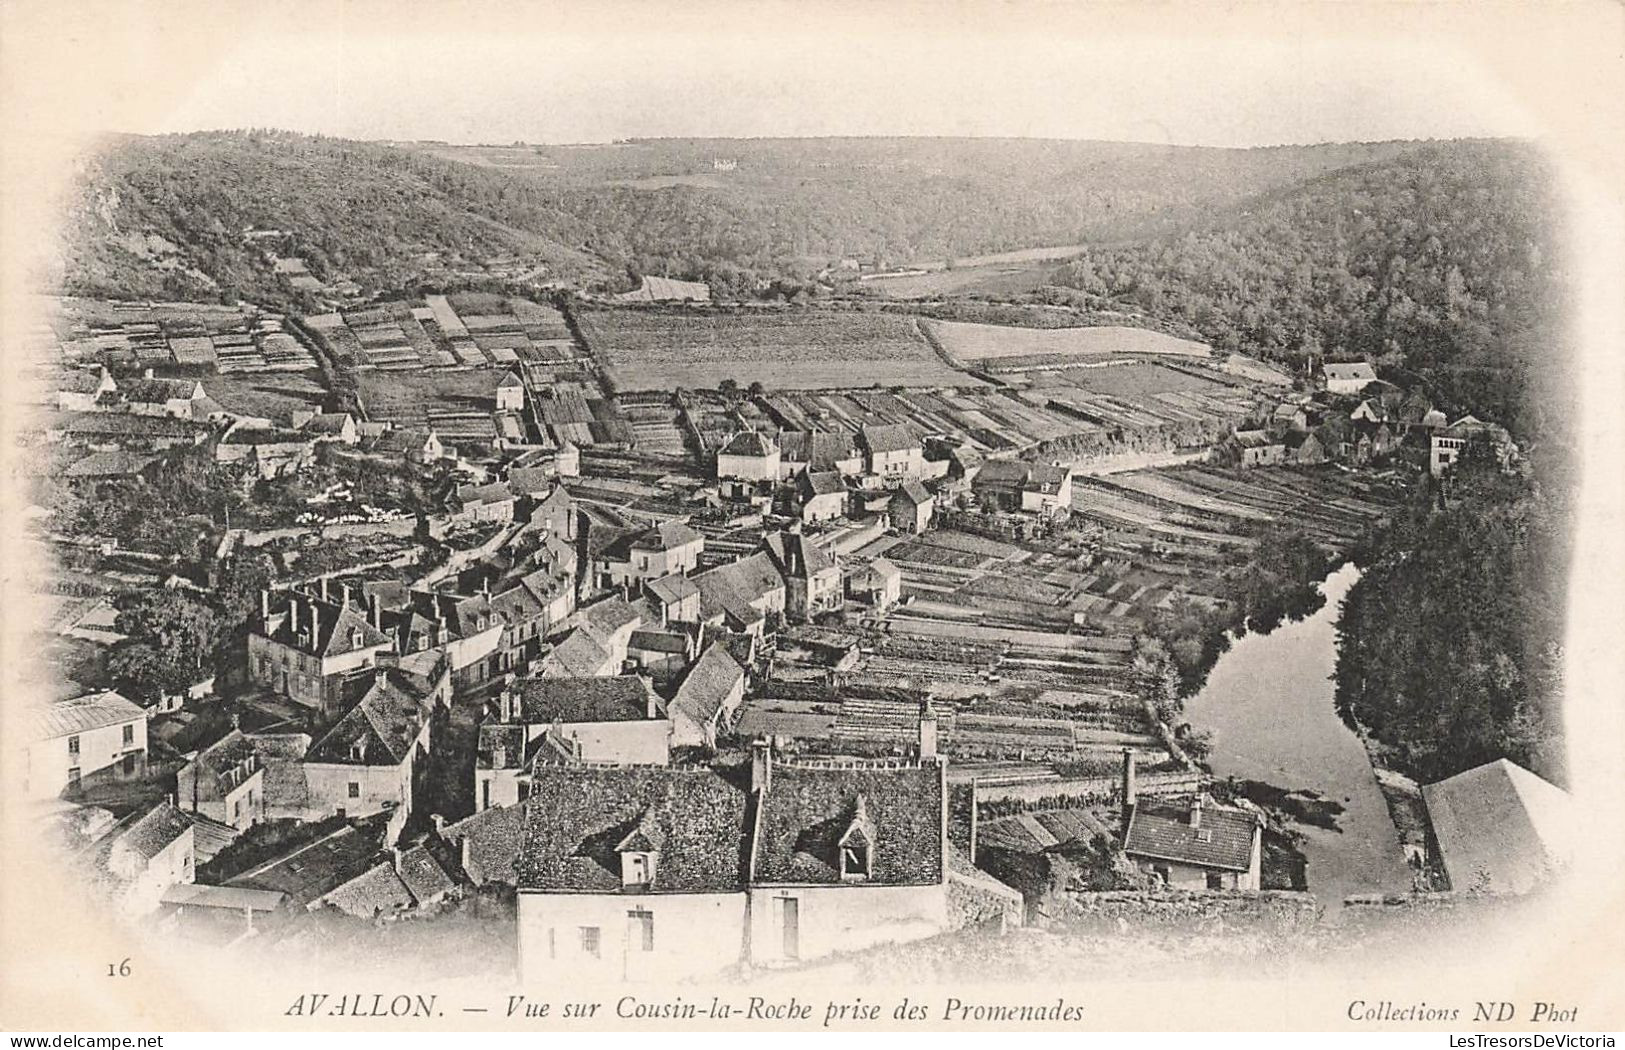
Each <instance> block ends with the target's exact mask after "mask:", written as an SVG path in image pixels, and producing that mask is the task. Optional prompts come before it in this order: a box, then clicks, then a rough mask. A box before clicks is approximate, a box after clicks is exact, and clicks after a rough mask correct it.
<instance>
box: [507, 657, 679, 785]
mask: <svg viewBox="0 0 1625 1050" xmlns="http://www.w3.org/2000/svg"><path fill="white" fill-rule="evenodd" d="M500 705H501V708H502V720H503V721H504V722H506V723H509V724H513V725H522V726H524V727H525V734H526V743H527V745H530V744H535V743H538V742H542V743H543V744H545V748H544V751H543V754H544V756H546V757H545V759H544V760H548V761H555V762H558V761H564V762H592V763H618V764H626V765H665V764H666V759H667V755H668V753H669V745H668V741H669V739H670V737H671V724H670V723H669V722H668V721H667V720H666V705H665V703H664V702H663V701H662V700H661V699H660V698H659V697H658V696H656V695H655V693H654V690H652V689H650V688H649V683H648V682H647V681H646V680H645V679H643V678H641V677H639V676H638V675H617V676H615V677H597V678H531V679H525V680H523V681H520V682H517V683H515V684H514V686H513V687H512V688H511V689H509V690H506V691H505V692H504V693H503V695H502V698H501V700H500Z"/></svg>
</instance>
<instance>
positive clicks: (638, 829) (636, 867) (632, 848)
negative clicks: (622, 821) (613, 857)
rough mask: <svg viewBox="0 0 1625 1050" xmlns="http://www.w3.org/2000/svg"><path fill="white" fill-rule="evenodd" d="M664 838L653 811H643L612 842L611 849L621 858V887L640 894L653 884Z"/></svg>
mask: <svg viewBox="0 0 1625 1050" xmlns="http://www.w3.org/2000/svg"><path fill="white" fill-rule="evenodd" d="M665 838H666V836H665V833H664V832H663V831H662V830H661V828H660V821H659V820H658V819H657V818H656V817H655V813H654V811H653V810H649V809H646V810H644V811H643V813H642V814H641V815H640V816H639V817H638V821H637V823H636V824H635V825H633V827H632V829H631V830H630V831H629V832H627V834H626V835H625V837H623V838H622V839H621V841H620V842H618V843H616V844H615V852H617V853H618V854H620V857H621V889H622V890H624V891H626V892H628V893H642V892H644V891H646V890H648V889H650V888H651V887H652V886H654V881H655V869H656V867H657V866H658V865H659V863H660V847H661V844H662V843H664V842H665Z"/></svg>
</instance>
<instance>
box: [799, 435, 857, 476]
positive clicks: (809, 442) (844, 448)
mask: <svg viewBox="0 0 1625 1050" xmlns="http://www.w3.org/2000/svg"><path fill="white" fill-rule="evenodd" d="M779 448H780V456H781V459H780V465H779V467H780V473H781V474H782V475H783V476H784V477H786V478H793V477H795V476H796V475H798V474H801V473H803V472H806V471H820V472H825V471H834V472H835V473H837V474H839V475H841V476H842V477H844V478H851V477H856V476H858V475H859V474H862V473H863V454H862V453H861V452H859V451H858V449H857V447H856V446H855V445H854V444H853V443H852V435H851V434H850V433H849V432H847V431H844V430H842V431H838V432H834V433H826V432H824V431H818V430H805V431H803V430H792V431H787V432H785V433H782V434H780V435H779Z"/></svg>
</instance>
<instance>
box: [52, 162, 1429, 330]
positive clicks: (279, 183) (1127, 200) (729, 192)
mask: <svg viewBox="0 0 1625 1050" xmlns="http://www.w3.org/2000/svg"><path fill="white" fill-rule="evenodd" d="M1415 148H1416V144H1415V143H1376V144H1348V145H1321V146H1303V147H1298V146H1293V147H1279V148H1270V149H1255V150H1220V149H1192V148H1179V147H1159V146H1148V145H1136V144H1128V143H1096V142H1057V141H1045V140H999V139H784V140H723V141H713V140H655V141H637V142H630V143H622V144H616V145H614V146H602V147H557V146H554V147H486V148H480V147H452V146H445V145H432V144H412V145H404V146H395V145H387V144H381V143H366V142H351V141H345V140H339V139H330V138H324V137H319V136H317V137H311V136H303V135H294V134H288V133H281V132H209V133H197V134H189V135H170V136H160V137H136V136H123V137H119V138H116V139H113V140H110V141H109V143H108V144H107V148H106V149H104V150H103V151H101V153H100V154H98V155H97V156H96V157H95V158H94V160H93V162H92V163H90V164H88V165H87V166H86V169H85V172H84V176H83V178H82V179H81V181H80V184H79V187H78V192H77V193H76V194H75V196H74V198H73V207H72V209H71V215H70V222H69V224H68V230H67V232H68V237H67V239H66V240H67V248H68V260H67V269H66V284H67V287H68V288H69V289H71V290H74V291H80V292H86V293H97V294H107V295H120V294H122V295H137V296H146V295H157V294H164V295H169V296H175V297H183V298H209V299H212V298H216V297H218V296H219V295H220V294H221V293H226V294H241V295H251V296H257V297H259V298H262V299H264V298H270V297H273V296H276V295H278V294H284V293H282V291H281V286H280V285H279V284H278V282H276V281H275V280H274V279H273V278H272V275H271V274H270V273H269V270H268V268H267V267H266V266H265V265H264V264H263V262H262V261H261V260H260V259H259V258H258V252H257V251H255V250H252V249H251V248H250V247H249V246H247V245H245V244H244V242H243V239H242V233H243V231H244V230H245V229H247V228H250V227H253V228H260V229H265V228H270V229H278V230H284V231H287V232H289V233H291V234H292V235H293V238H292V239H293V241H294V243H295V244H296V246H297V248H298V251H299V253H300V254H302V255H303V256H304V257H305V259H306V261H307V262H308V263H309V264H310V266H311V269H312V270H313V272H315V273H316V274H317V276H319V277H320V276H323V275H326V274H337V273H343V274H344V275H346V276H349V277H352V278H354V279H357V280H360V281H362V282H363V284H377V285H378V286H382V287H395V286H399V285H401V284H403V283H405V282H406V281H407V280H408V279H409V278H410V277H411V276H413V275H414V274H416V273H419V272H421V271H422V270H423V269H424V266H425V264H424V261H423V256H424V254H425V253H428V252H438V253H441V255H442V257H443V259H444V260H445V261H448V262H456V261H457V260H465V261H468V262H471V263H477V262H480V261H482V260H486V259H491V258H499V257H520V258H524V259H527V260H533V261H535V262H538V263H541V264H544V265H546V266H547V267H548V268H549V270H550V272H551V273H552V274H554V275H556V276H557V277H559V278H560V279H563V280H566V281H592V280H600V279H605V278H610V279H619V280H621V281H623V282H624V281H625V280H626V272H627V270H628V269H629V268H630V269H631V270H633V271H635V272H639V273H645V272H654V273H663V274H666V275H669V276H672V277H686V278H697V279H701V280H707V281H710V282H711V283H712V284H713V286H714V287H716V288H717V290H718V291H719V292H722V293H724V294H729V293H745V294H748V293H749V292H750V291H751V290H752V289H754V287H755V285H756V282H757V281H758V280H769V281H770V280H773V279H775V278H796V277H805V276H806V275H808V274H810V273H813V272H816V271H817V270H818V269H821V268H822V267H824V266H826V265H828V264H830V263H832V262H835V261H837V260H839V259H840V258H842V257H846V256H853V257H862V258H864V259H866V260H871V261H875V260H878V261H880V262H882V263H886V264H893V265H895V264H904V263H908V262H911V261H920V260H935V261H941V260H943V259H946V258H950V257H954V256H959V255H967V254H975V253H983V252H995V251H1004V250H1011V249H1019V248H1029V247H1041V246H1048V245H1056V244H1075V243H1083V242H1085V241H1090V242H1094V241H1117V240H1122V239H1125V238H1143V237H1147V236H1151V235H1154V234H1157V233H1163V232H1166V231H1169V230H1173V229H1178V228H1181V227H1183V226H1184V225H1185V224H1187V223H1189V222H1192V221H1195V220H1197V219H1198V218H1199V217H1200V216H1203V215H1205V214H1210V213H1211V212H1213V211H1214V210H1215V209H1221V208H1225V207H1228V206H1232V205H1237V204H1239V203H1241V202H1243V201H1246V200H1250V199H1252V198H1254V197H1257V196H1258V195H1260V194H1267V193H1271V192H1276V191H1280V190H1283V189H1285V188H1288V187H1291V186H1294V185H1297V184H1299V183H1301V182H1302V181H1304V180H1305V179H1312V178H1316V177H1318V176H1321V175H1324V174H1325V173H1328V172H1331V171H1336V170H1339V169H1342V168H1345V167H1347V166H1348V165H1351V164H1360V163H1367V162H1370V161H1372V160H1375V159H1382V158H1388V157H1395V156H1401V155H1403V154H1405V153H1406V152H1407V151H1410V150H1413V149H1415ZM724 159H725V160H727V161H732V162H734V163H735V165H736V167H734V168H733V169H732V170H730V171H727V172H715V171H713V170H712V167H713V163H714V162H715V161H717V160H724ZM150 235H157V236H158V237H160V238H162V239H163V241H164V242H167V244H155V243H154V242H151V241H149V240H148V239H147V238H148V237H149V236H150ZM171 247H172V248H173V249H174V252H173V253H171ZM155 248H156V251H155V250H154V249H155Z"/></svg>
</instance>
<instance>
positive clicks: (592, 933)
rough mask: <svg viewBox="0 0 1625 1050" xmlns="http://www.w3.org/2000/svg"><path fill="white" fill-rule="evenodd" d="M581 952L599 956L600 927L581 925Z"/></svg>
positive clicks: (595, 956) (594, 956)
mask: <svg viewBox="0 0 1625 1050" xmlns="http://www.w3.org/2000/svg"><path fill="white" fill-rule="evenodd" d="M581 954H582V955H590V956H592V957H593V958H594V959H596V958H598V927H596V926H583V927H581Z"/></svg>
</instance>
